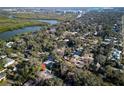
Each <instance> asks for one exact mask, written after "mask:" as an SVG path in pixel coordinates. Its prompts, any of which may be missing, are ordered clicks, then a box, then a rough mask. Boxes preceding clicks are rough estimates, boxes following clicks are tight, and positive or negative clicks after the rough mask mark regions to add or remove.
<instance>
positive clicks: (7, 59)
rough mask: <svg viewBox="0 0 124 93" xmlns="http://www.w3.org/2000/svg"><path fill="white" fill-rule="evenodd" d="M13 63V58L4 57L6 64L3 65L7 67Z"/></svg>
mask: <svg viewBox="0 0 124 93" xmlns="http://www.w3.org/2000/svg"><path fill="white" fill-rule="evenodd" d="M14 63H15V60H13V59H11V58H6V64H5V65H4V67H8V66H10V65H12V64H14Z"/></svg>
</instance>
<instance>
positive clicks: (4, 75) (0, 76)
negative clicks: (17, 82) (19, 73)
mask: <svg viewBox="0 0 124 93" xmlns="http://www.w3.org/2000/svg"><path fill="white" fill-rule="evenodd" d="M5 79H6V73H5V72H1V73H0V81H2V80H5Z"/></svg>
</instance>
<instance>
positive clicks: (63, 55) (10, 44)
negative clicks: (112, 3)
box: [0, 8, 124, 86]
mask: <svg viewBox="0 0 124 93" xmlns="http://www.w3.org/2000/svg"><path fill="white" fill-rule="evenodd" d="M3 10H4V12H12V13H11V15H12V14H13V15H15V16H16V17H17V18H14V20H15V21H18V22H21V21H22V20H23V22H25V20H26V22H27V20H30V19H31V18H35V17H36V16H37V17H38V18H42V17H43V16H42V15H43V13H45V11H46V10H47V9H42V10H41V9H40V8H37V9H27V10H26V9H19V8H17V9H14V8H13V9H3ZM31 10H32V11H31ZM65 10H66V9H64V10H63V11H62V9H55V10H52V12H50V11H51V10H48V11H47V14H49V12H50V14H52V15H50V14H49V15H50V16H48V15H47V16H46V17H47V18H48V17H51V19H52V16H53V17H54V18H55V15H56V16H57V17H56V20H57V21H59V22H58V23H56V24H47V23H44V22H46V21H44V22H43V23H42V21H41V23H42V24H40V25H39V22H38V23H37V22H36V21H35V22H34V21H33V22H32V21H30V22H31V23H35V26H36V24H38V25H37V26H41V28H40V31H38V30H39V28H37V29H36V30H37V31H32V32H26V33H22V34H19V35H18V34H17V35H15V36H12V37H11V38H9V39H6V40H4V39H0V85H4V86H109V85H110V86H115V85H124V38H123V35H124V34H123V31H124V28H122V23H121V22H122V21H124V20H123V15H124V12H118V11H119V9H118V11H117V9H114V8H112V10H111V12H108V10H107V9H106V10H100V11H98V9H97V8H96V10H95V9H94V10H90V8H88V9H87V10H85V11H84V10H79V9H78V10H77V12H75V11H76V10H73V9H72V10H73V11H72V10H71V9H70V10H67V11H65ZM123 10H124V9H123ZM18 11H20V12H18ZM27 11H28V12H27ZM34 11H35V13H33V14H32V12H34ZM41 11H42V13H41V14H40V12H41ZM17 12H18V13H17ZM22 12H23V13H22ZM60 13H61V14H60ZM8 15H9V14H8ZM27 15H28V16H27ZM40 15H41V16H40ZM63 16H65V17H66V19H63ZM70 16H71V17H70ZM9 17H10V16H9ZM29 17H30V18H29ZM44 17H45V16H44ZM44 17H43V18H44ZM57 18H58V19H57ZM20 19H21V20H20ZM49 19H50V18H49ZM7 20H11V21H13V19H7ZM19 20H20V21H19ZM34 20H35V19H34ZM15 21H14V22H15ZM18 22H17V23H18ZM23 22H22V23H23ZM15 23H16V22H15ZM17 23H16V24H17ZM0 24H2V21H1V20H0ZM8 24H9V23H8ZM24 29H25V28H24ZM24 29H23V30H24ZM28 29H29V30H30V29H35V28H26V30H28ZM12 30H14V31H15V30H16V29H15V28H13V29H12ZM0 31H1V30H0ZM10 32H13V31H10ZM1 33H2V34H1V35H0V38H4V37H5V36H2V35H6V33H7V31H5V32H2V31H1ZM15 33H16V32H15ZM7 35H8V34H7ZM8 36H9V35H8Z"/></svg>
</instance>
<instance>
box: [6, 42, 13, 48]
mask: <svg viewBox="0 0 124 93" xmlns="http://www.w3.org/2000/svg"><path fill="white" fill-rule="evenodd" d="M13 43H14V42H8V43H7V44H6V46H7V47H8V48H11V47H12V44H13Z"/></svg>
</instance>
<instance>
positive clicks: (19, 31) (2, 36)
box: [0, 19, 58, 40]
mask: <svg viewBox="0 0 124 93" xmlns="http://www.w3.org/2000/svg"><path fill="white" fill-rule="evenodd" d="M36 21H40V22H46V23H49V24H51V25H54V24H57V23H58V21H57V20H42V19H39V20H36ZM41 30H42V27H41V26H30V27H24V28H21V29H17V30H12V31H7V32H1V33H0V39H2V40H7V39H9V38H11V37H13V36H15V35H18V34H22V33H25V32H36V31H41Z"/></svg>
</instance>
